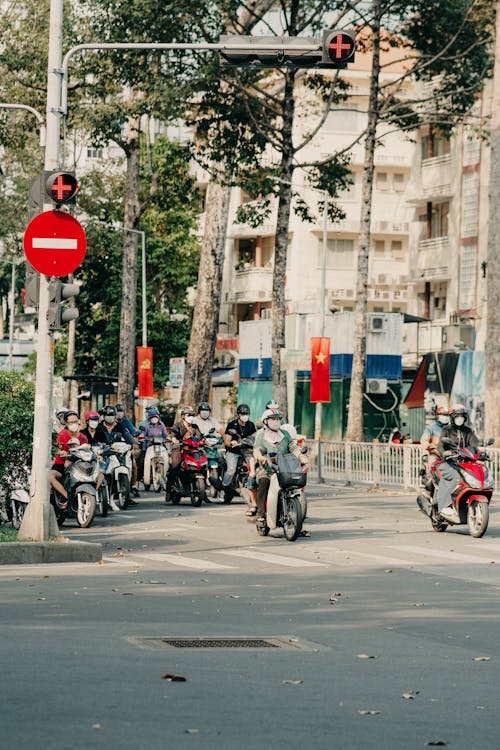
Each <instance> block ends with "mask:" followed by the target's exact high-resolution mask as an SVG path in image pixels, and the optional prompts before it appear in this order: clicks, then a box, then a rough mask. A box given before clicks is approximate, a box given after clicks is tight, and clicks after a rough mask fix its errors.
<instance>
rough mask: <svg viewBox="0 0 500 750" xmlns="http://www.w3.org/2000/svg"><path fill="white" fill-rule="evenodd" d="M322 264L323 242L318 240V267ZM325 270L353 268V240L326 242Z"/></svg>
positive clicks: (330, 240)
mask: <svg viewBox="0 0 500 750" xmlns="http://www.w3.org/2000/svg"><path fill="white" fill-rule="evenodd" d="M322 264H323V241H322V239H321V238H319V239H318V266H319V267H320V268H321V266H322ZM326 267H327V268H354V240H337V239H335V240H333V239H329V240H327V247H326Z"/></svg>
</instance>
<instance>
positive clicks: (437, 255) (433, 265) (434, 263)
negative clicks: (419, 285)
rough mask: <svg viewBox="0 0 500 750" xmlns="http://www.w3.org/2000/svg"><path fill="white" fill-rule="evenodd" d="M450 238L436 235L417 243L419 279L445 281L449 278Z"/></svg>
mask: <svg viewBox="0 0 500 750" xmlns="http://www.w3.org/2000/svg"><path fill="white" fill-rule="evenodd" d="M449 260H450V239H449V237H436V238H434V239H432V240H421V241H420V242H419V243H418V256H417V263H416V269H417V274H416V275H417V278H418V280H419V281H439V280H442V281H446V280H448V279H449V278H450V269H449Z"/></svg>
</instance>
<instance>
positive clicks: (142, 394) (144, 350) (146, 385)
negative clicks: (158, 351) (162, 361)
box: [137, 346, 154, 398]
mask: <svg viewBox="0 0 500 750" xmlns="http://www.w3.org/2000/svg"><path fill="white" fill-rule="evenodd" d="M137 380H138V390H139V398H151V396H154V390H153V347H152V346H138V347H137Z"/></svg>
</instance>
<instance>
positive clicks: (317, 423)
mask: <svg viewBox="0 0 500 750" xmlns="http://www.w3.org/2000/svg"><path fill="white" fill-rule="evenodd" d="M323 195H324V200H325V205H324V207H323V253H322V261H321V307H320V330H321V337H322V338H323V337H324V335H325V323H326V320H325V309H326V300H325V296H326V256H327V249H328V193H327V191H326V190H325V191H324V193H323ZM322 419H323V404H322V403H317V404H316V411H315V414H314V439H315V440H317V441H318V482H319V483H320V484H323V483H324V481H325V480H324V477H323V446H322V442H321V441H322V434H321V433H322Z"/></svg>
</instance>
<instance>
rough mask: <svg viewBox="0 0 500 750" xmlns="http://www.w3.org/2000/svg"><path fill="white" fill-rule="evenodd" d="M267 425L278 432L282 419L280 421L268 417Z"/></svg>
mask: <svg viewBox="0 0 500 750" xmlns="http://www.w3.org/2000/svg"><path fill="white" fill-rule="evenodd" d="M267 426H268V427H269V429H270V430H272V431H273V432H278V430H279V428H280V421H279V419H268V420H267Z"/></svg>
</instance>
